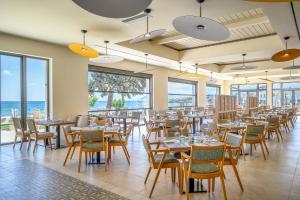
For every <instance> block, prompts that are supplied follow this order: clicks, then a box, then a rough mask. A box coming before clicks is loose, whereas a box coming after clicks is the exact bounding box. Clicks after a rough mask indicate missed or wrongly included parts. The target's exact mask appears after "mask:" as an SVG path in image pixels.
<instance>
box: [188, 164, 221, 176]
mask: <svg viewBox="0 0 300 200" xmlns="http://www.w3.org/2000/svg"><path fill="white" fill-rule="evenodd" d="M217 171H219V167H218V166H217V165H216V164H214V163H193V165H192V173H199V174H209V173H214V172H217Z"/></svg>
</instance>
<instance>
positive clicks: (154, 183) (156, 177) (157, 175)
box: [149, 166, 161, 198]
mask: <svg viewBox="0 0 300 200" xmlns="http://www.w3.org/2000/svg"><path fill="white" fill-rule="evenodd" d="M160 170H161V166H159V167H158V170H157V173H156V176H155V179H154V182H153V185H152V188H151V192H150V194H149V198H151V196H152V193H153V191H154V188H155V185H156V182H157V180H158V177H159V174H160Z"/></svg>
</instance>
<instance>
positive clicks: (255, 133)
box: [244, 125, 269, 160]
mask: <svg viewBox="0 0 300 200" xmlns="http://www.w3.org/2000/svg"><path fill="white" fill-rule="evenodd" d="M244 143H245V144H250V155H252V147H253V145H255V144H259V145H260V147H261V151H262V154H263V156H264V159H265V160H266V155H265V150H264V147H265V148H266V151H267V153H269V150H268V147H267V145H266V142H265V125H248V126H247V128H246V134H245V137H244Z"/></svg>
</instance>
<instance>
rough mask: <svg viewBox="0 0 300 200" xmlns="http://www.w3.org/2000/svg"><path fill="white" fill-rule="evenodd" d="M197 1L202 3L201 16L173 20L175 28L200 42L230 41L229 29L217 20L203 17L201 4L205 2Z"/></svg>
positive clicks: (202, 0) (187, 16)
mask: <svg viewBox="0 0 300 200" xmlns="http://www.w3.org/2000/svg"><path fill="white" fill-rule="evenodd" d="M197 1H198V2H199V3H200V16H193V15H185V16H180V17H177V18H175V19H174V20H173V26H174V28H175V29H176V30H177V31H178V32H180V33H182V34H184V35H187V36H189V37H192V38H196V39H200V40H208V41H221V40H226V39H228V38H229V36H230V32H229V30H228V28H226V27H225V26H224V25H222V24H221V23H219V22H217V21H215V20H212V19H209V18H206V17H202V10H201V4H202V3H203V2H204V0H197Z"/></svg>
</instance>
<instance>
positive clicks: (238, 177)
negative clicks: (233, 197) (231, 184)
mask: <svg viewBox="0 0 300 200" xmlns="http://www.w3.org/2000/svg"><path fill="white" fill-rule="evenodd" d="M232 168H233V171H234V174H235V176H236V178H237V180H238V182H239V185H240V188H241V190H242V191H243V192H244V187H243V184H242V181H241V179H240V176H239V173H238V170H237V168H236V166H235V165H232Z"/></svg>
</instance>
